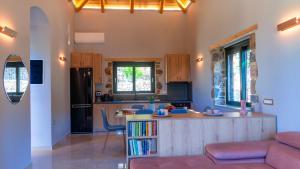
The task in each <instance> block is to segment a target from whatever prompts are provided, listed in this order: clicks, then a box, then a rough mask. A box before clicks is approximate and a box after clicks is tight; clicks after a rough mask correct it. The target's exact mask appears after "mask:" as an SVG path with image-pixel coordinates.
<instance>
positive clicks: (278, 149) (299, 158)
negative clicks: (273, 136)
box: [266, 142, 300, 169]
mask: <svg viewBox="0 0 300 169" xmlns="http://www.w3.org/2000/svg"><path fill="white" fill-rule="evenodd" d="M266 163H267V164H269V165H270V166H272V167H274V168H276V169H299V168H300V150H299V149H296V148H294V147H291V146H288V145H285V144H281V143H279V142H277V143H274V144H272V145H271V147H270V149H269V152H268V155H267V159H266Z"/></svg>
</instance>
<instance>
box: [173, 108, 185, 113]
mask: <svg viewBox="0 0 300 169" xmlns="http://www.w3.org/2000/svg"><path fill="white" fill-rule="evenodd" d="M171 113H172V114H186V113H187V110H186V109H183V108H176V109H174V110H172V111H171Z"/></svg>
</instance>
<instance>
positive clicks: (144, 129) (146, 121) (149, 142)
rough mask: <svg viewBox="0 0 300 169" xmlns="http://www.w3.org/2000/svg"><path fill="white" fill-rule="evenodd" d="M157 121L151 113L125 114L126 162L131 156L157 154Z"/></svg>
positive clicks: (142, 156) (152, 155)
mask: <svg viewBox="0 0 300 169" xmlns="http://www.w3.org/2000/svg"><path fill="white" fill-rule="evenodd" d="M157 123H158V121H157V120H156V119H152V116H151V115H132V116H126V129H127V130H126V157H127V164H128V162H129V160H130V159H133V158H147V157H156V156H158V152H159V149H158V147H159V146H158V124H157Z"/></svg>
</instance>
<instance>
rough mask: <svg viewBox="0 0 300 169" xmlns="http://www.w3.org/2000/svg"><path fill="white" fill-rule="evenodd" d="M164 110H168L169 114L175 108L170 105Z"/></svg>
mask: <svg viewBox="0 0 300 169" xmlns="http://www.w3.org/2000/svg"><path fill="white" fill-rule="evenodd" d="M165 108H166V109H168V111H169V112H171V111H172V110H174V109H176V107H175V106H173V105H172V104H167V105H166V107H165Z"/></svg>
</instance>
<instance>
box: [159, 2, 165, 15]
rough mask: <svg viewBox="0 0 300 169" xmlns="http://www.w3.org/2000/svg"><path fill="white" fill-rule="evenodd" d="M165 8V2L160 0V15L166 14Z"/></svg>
mask: <svg viewBox="0 0 300 169" xmlns="http://www.w3.org/2000/svg"><path fill="white" fill-rule="evenodd" d="M164 6H165V0H160V8H159V13H161V14H163V13H164Z"/></svg>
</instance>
